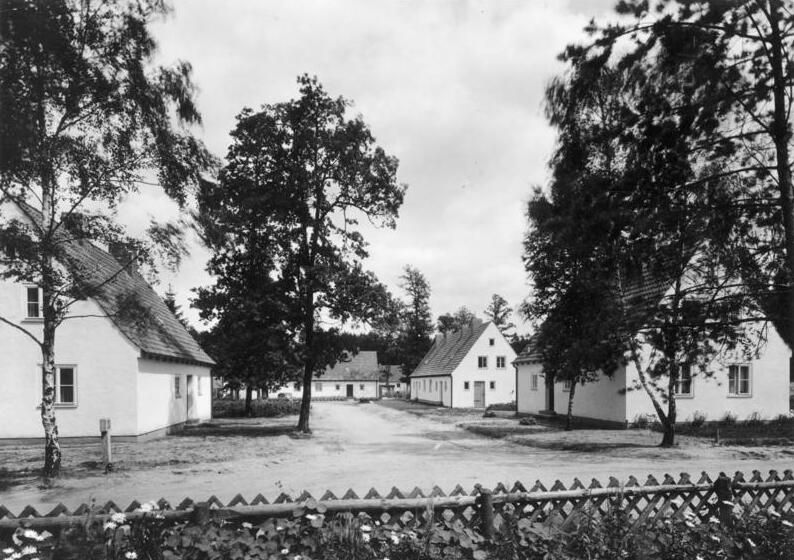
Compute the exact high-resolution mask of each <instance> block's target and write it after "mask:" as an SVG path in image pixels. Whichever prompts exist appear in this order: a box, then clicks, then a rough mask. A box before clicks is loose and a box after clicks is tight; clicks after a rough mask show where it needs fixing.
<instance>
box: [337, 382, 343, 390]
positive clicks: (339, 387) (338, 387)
mask: <svg viewBox="0 0 794 560" xmlns="http://www.w3.org/2000/svg"><path fill="white" fill-rule="evenodd" d="M341 388H342V387H341V385H339V384H338V383H337V384H336V390H337V391H338V390H339V389H341Z"/></svg>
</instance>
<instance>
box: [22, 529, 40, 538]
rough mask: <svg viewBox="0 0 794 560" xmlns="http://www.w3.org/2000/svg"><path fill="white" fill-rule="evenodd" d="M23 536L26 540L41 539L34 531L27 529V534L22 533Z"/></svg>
mask: <svg viewBox="0 0 794 560" xmlns="http://www.w3.org/2000/svg"><path fill="white" fill-rule="evenodd" d="M22 535H23V536H24V537H25V538H26V539H38V538H39V534H38V533H37V532H36V531H34V530H33V529H25V532H24V533H22Z"/></svg>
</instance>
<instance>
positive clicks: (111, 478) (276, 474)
mask: <svg viewBox="0 0 794 560" xmlns="http://www.w3.org/2000/svg"><path fill="white" fill-rule="evenodd" d="M460 423H478V424H481V425H486V426H488V425H491V426H493V425H500V423H501V424H502V425H504V426H508V425H512V426H515V425H516V421H515V420H508V419H503V418H494V419H483V418H482V416H481V414H479V413H474V412H462V413H452V414H449V413H443V411H442V412H440V413H433V414H425V415H423V416H419V415H417V414H412V413H410V412H408V411H406V410H399V409H395V408H390V407H387V406H381V405H379V404H374V403H373V404H357V403H352V402H351V403H349V402H322V403H315V404H314V405H313V410H312V428H313V434H312V435H311V436H310V437H301V436H299V435H297V434H295V433H294V432H293V431H292V430H291V427H292V426H293V425H294V424H295V418H294V417H292V418H283V419H277V420H273V419H250V420H249V419H242V420H241V419H229V420H216V421H213V422H212V423H211V424H209V425H203V426H199V427H194V428H190V429H188V430H186V431H185V432H184V433H183V434H181V435H175V436H168V437H165V438H161V439H158V440H153V441H149V442H143V443H137V444H119V445H115V446H114V459H115V464H116V466H117V467H118V470H117V471H116V472H113V473H110V474H107V475H106V474H103V473H102V472H101V470H100V469H99V468H98V466H97V461H98V460H99V446H98V445H88V444H84V445H69V444H66V445H64V461H65V462H64V476H63V477H62V478H61V479H60V480H59V481H58V482H57V483H56V484H55V485H54V486H53V487H50V488H41V487H39V485H38V484H39V482H38V480H37V479H36V476H35V472H36V471H35V469H37V468H39V467H40V461H41V449H40V447H38V446H13V447H12V446H0V504H2V505H4V506H5V507H7V508H8V509H10V510H11V511H12V512H14V513H18V512H19V511H20V510H21V509H22V508H23V507H24V506H25V505H28V504H31V505H33V506H34V507H36V508H38V509H39V510H40V511H48V509H49V508H52V507H54V506H55V505H57V504H58V503H59V502H62V503H64V504H65V505H66V506H67V507H70V508H74V507H76V506H77V505H78V504H79V503H82V502H88V501H90V500H92V499H93V500H96V501H97V502H98V503H104V502H105V501H107V500H111V499H112V500H114V501H115V502H117V503H118V504H119V505H122V504H123V506H126V505H127V504H128V503H129V502H130V501H131V500H133V499H137V500H139V501H141V502H142V501H145V500H150V499H159V498H161V497H164V498H166V499H167V500H169V501H171V502H172V503H178V502H179V501H181V500H182V499H183V498H185V497H190V498H192V499H194V500H197V501H198V500H202V499H206V498H207V497H209V496H211V495H216V496H217V497H218V498H220V499H221V500H223V501H229V500H230V499H231V498H232V497H234V496H235V495H236V494H237V493H240V494H242V495H243V496H244V497H245V498H246V499H249V500H250V499H252V498H253V497H254V496H255V495H256V494H257V493H262V494H263V495H264V496H265V497H266V498H268V499H269V500H272V499H274V498H275V497H276V496H277V495H278V494H280V493H281V492H286V493H288V494H291V495H293V496H295V497H297V496H298V495H299V494H300V493H301V491H303V490H308V491H309V492H311V493H312V494H314V495H315V496H316V497H319V496H321V495H322V494H323V493H324V492H325V491H326V490H331V491H332V492H334V493H335V494H336V495H337V496H340V497H341V495H342V494H344V493H345V492H346V491H347V489H348V488H352V489H354V490H355V491H356V492H357V493H358V494H359V495H360V496H363V495H364V494H366V493H367V491H368V490H369V489H370V488H376V489H377V490H378V491H379V492H381V493H382V494H386V493H388V492H389V491H390V490H391V488H392V487H395V486H396V487H398V488H399V489H401V490H403V491H405V492H408V491H410V490H411V489H413V488H414V487H417V486H418V487H420V488H422V489H424V490H429V489H430V488H432V487H433V486H434V485H438V486H440V487H441V488H442V489H443V490H444V491H449V490H452V489H453V488H454V487H455V485H456V484H461V485H462V486H463V487H464V488H466V489H471V488H472V487H473V486H474V484H475V483H482V484H483V485H485V486H493V485H495V484H497V483H498V482H504V483H505V484H512V483H513V482H515V481H517V480H518V481H521V482H522V483H523V484H524V485H525V486H527V487H529V486H531V485H532V484H534V482H535V481H536V480H540V481H541V482H543V483H544V484H545V485H546V486H551V485H552V484H553V483H554V481H555V480H557V479H560V480H562V482H563V483H564V484H566V485H568V484H570V483H571V482H572V481H573V479H574V477H578V478H579V479H581V480H582V481H583V482H584V483H585V484H587V483H589V481H590V479H591V478H597V479H598V480H600V481H601V482H602V483H606V482H607V481H608V478H609V476H615V477H617V478H618V479H620V480H626V479H627V477H628V476H629V475H635V476H636V477H637V478H638V479H639V480H640V481H641V482H642V481H644V480H645V479H646V477H647V476H648V475H649V474H653V475H654V476H656V477H661V476H663V475H664V474H665V473H670V474H671V475H673V476H675V477H677V476H678V474H679V473H681V472H689V473H691V474H693V475H698V474H699V473H700V472H701V471H706V472H708V473H709V474H710V475H711V476H716V474H718V473H719V472H720V471H726V472H729V473H732V472H734V471H737V470H741V471H744V472H745V473H748V474H749V473H750V472H751V471H752V470H754V469H758V470H760V471H762V472H764V473H766V472H767V471H768V470H770V469H777V470H778V471H781V472H782V471H783V470H785V469H791V468H794V450H793V449H791V448H787V447H770V448H764V447H752V448H741V447H721V446H720V447H718V446H713V445H711V444H710V443H709V442H704V441H703V440H695V439H693V438H689V439H687V438H683V439H682V442H681V445H680V446H679V447H677V448H675V449H671V450H663V449H660V448H658V447H657V446H656V445H657V443H658V436H659V434H655V433H651V432H641V431H614V430H582V431H576V432H569V433H562V432H556V431H538V430H535V431H534V432H533V433H517V434H511V435H508V436H507V437H504V438H492V437H485V436H482V435H478V434H475V433H472V432H470V431H467V430H465V429H463V428H461V427H460V426H458V425H457V424H460ZM521 438H525V439H526V438H529V439H530V440H534V441H535V443H533V442H532V441H521V443H522V444H518V443H516V442H517V441H520V440H521ZM511 440H513V441H511Z"/></svg>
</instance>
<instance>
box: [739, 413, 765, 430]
mask: <svg viewBox="0 0 794 560" xmlns="http://www.w3.org/2000/svg"><path fill="white" fill-rule="evenodd" d="M742 423H743V424H744V425H745V426H748V427H751V428H757V427H758V426H761V425H762V424H763V423H764V421H763V420H762V419H761V414H759V413H758V412H753V413H752V414H751V415H750V416H748V417H747V418H745V419H744V421H743V422H742Z"/></svg>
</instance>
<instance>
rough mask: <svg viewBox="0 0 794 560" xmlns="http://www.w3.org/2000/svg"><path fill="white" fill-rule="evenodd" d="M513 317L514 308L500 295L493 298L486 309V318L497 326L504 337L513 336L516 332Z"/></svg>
mask: <svg viewBox="0 0 794 560" xmlns="http://www.w3.org/2000/svg"><path fill="white" fill-rule="evenodd" d="M512 315H513V308H512V307H510V305H509V304H508V303H507V300H506V299H505V298H503V297H502V296H500V295H499V294H494V295H492V296H491V302H490V303H489V304H488V307H486V308H485V316H486V317H488V319H489V320H490V321H492V322H493V324H494V325H496V328H498V329H499V332H501V333H502V334H503V335H504V336H510V335H511V334H513V333H512V332H511V331H515V328H516V326H515V324H514V323H513V322H512V321H511V320H510V317H511V316H512Z"/></svg>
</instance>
